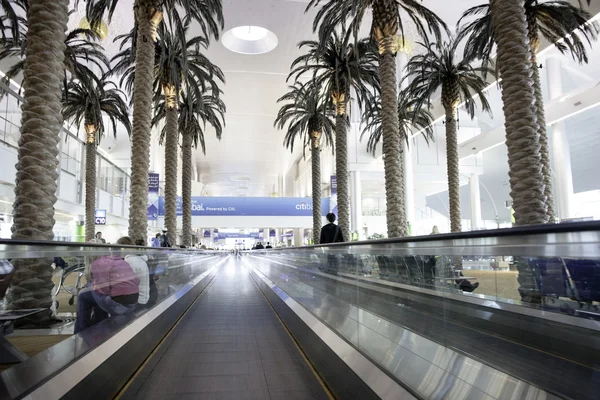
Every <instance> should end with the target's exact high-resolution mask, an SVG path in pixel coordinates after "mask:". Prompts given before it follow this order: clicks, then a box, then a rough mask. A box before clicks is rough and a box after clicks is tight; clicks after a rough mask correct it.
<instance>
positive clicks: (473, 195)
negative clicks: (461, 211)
mask: <svg viewBox="0 0 600 400" xmlns="http://www.w3.org/2000/svg"><path fill="white" fill-rule="evenodd" d="M469 197H470V200H471V201H470V203H471V230H472V231H474V230H476V229H478V228H481V227H482V226H481V193H480V190H479V175H477V174H471V176H470V177H469Z"/></svg>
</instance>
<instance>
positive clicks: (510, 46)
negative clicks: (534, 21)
mask: <svg viewBox="0 0 600 400" xmlns="http://www.w3.org/2000/svg"><path fill="white" fill-rule="evenodd" d="M490 10H491V13H492V24H493V28H494V34H495V36H496V44H497V45H498V56H497V62H498V69H499V71H500V77H501V78H502V101H503V103H504V117H505V122H504V125H505V129H506V146H507V147H508V164H509V176H510V187H511V193H510V195H511V197H512V199H513V209H514V212H515V222H516V224H517V225H528V224H543V223H546V222H547V221H548V213H547V208H546V196H545V188H544V175H543V174H542V165H541V161H542V160H541V157H540V143H539V131H538V123H537V115H536V114H537V112H536V111H537V109H536V106H535V93H534V89H533V87H532V85H531V83H532V82H531V80H532V72H531V54H530V50H529V46H528V40H527V22H526V20H525V7H524V0H490ZM515 264H516V267H517V270H518V271H519V276H518V281H519V284H520V286H519V293H520V294H521V298H522V299H523V300H524V301H534V302H539V299H540V292H539V288H538V287H537V284H536V280H535V277H534V275H533V273H532V271H531V269H530V268H529V266H528V263H527V260H524V259H519V258H517V259H516V260H515Z"/></svg>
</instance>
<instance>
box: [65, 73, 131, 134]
mask: <svg viewBox="0 0 600 400" xmlns="http://www.w3.org/2000/svg"><path fill="white" fill-rule="evenodd" d="M99 82H100V84H98V85H97V86H94V87H90V86H89V85H85V84H82V83H81V82H78V81H72V82H69V83H68V84H67V91H66V93H65V94H63V108H62V115H63V118H64V119H65V120H70V121H72V122H74V123H75V124H76V125H77V127H78V128H80V127H81V126H82V125H83V124H91V125H94V126H95V128H96V143H99V142H100V140H101V139H102V137H103V136H104V135H105V134H106V132H107V127H106V126H105V124H104V119H105V118H106V119H108V122H109V123H110V131H111V132H112V134H113V135H114V136H116V134H117V125H122V126H123V127H124V128H125V130H126V131H127V134H129V135H131V120H130V118H129V107H128V106H127V103H126V101H125V93H123V92H122V91H121V90H120V89H119V88H117V86H116V85H115V84H114V83H113V82H112V81H110V80H108V77H107V75H104V76H103V77H102V78H100V80H99Z"/></svg>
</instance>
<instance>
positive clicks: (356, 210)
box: [350, 171, 362, 234]
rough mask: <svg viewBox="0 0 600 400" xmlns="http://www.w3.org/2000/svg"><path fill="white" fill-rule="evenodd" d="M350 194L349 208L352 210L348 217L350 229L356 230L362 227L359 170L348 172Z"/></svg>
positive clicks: (358, 230)
mask: <svg viewBox="0 0 600 400" xmlns="http://www.w3.org/2000/svg"><path fill="white" fill-rule="evenodd" d="M350 180H351V190H352V194H351V196H350V200H351V202H352V204H351V206H350V210H351V212H352V215H351V218H350V230H351V231H352V232H358V233H359V234H360V231H361V229H362V194H361V192H362V185H361V180H360V171H351V172H350Z"/></svg>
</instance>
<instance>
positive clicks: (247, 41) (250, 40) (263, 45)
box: [221, 25, 279, 54]
mask: <svg viewBox="0 0 600 400" xmlns="http://www.w3.org/2000/svg"><path fill="white" fill-rule="evenodd" d="M221 42H222V43H223V46H225V47H226V48H227V49H229V50H231V51H233V52H235V53H240V54H264V53H268V52H270V51H272V50H273V49H275V48H276V47H277V44H278V43H279V40H278V39H277V36H276V35H275V34H274V33H273V32H271V31H270V30H268V29H266V28H263V27H260V26H252V25H243V26H238V27H235V28H233V29H230V30H229V31H227V32H225V34H224V35H223V39H221Z"/></svg>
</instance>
